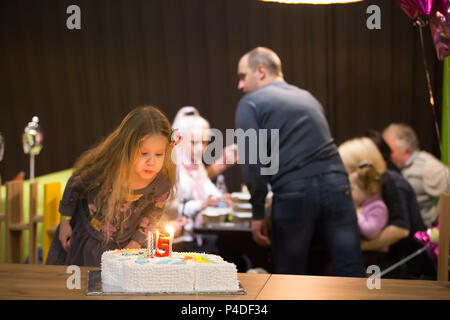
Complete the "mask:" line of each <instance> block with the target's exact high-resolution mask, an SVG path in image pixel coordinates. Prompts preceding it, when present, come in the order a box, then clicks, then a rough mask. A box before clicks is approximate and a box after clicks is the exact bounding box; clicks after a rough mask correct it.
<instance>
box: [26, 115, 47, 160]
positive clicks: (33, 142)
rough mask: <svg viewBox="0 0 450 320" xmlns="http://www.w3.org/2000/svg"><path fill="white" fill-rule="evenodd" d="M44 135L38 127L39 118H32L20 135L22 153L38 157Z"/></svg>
mask: <svg viewBox="0 0 450 320" xmlns="http://www.w3.org/2000/svg"><path fill="white" fill-rule="evenodd" d="M43 140H44V135H43V133H42V131H41V129H40V127H39V118H38V117H36V116H34V117H33V119H32V120H31V122H28V125H27V126H26V127H25V130H24V132H23V135H22V144H23V152H25V154H30V155H38V154H39V152H41V149H42V142H43Z"/></svg>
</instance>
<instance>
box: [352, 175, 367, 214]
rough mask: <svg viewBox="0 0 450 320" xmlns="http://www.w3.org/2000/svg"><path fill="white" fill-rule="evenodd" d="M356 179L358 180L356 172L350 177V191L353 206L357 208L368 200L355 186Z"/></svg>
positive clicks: (364, 193)
mask: <svg viewBox="0 0 450 320" xmlns="http://www.w3.org/2000/svg"><path fill="white" fill-rule="evenodd" d="M356 179H358V174H357V173H356V172H354V173H352V174H351V175H350V179H349V180H350V186H351V189H352V197H353V202H354V203H355V206H357V207H359V206H361V205H362V204H363V202H364V201H366V200H367V199H368V196H367V193H366V192H365V191H364V190H361V188H360V187H359V186H358V185H357V183H356Z"/></svg>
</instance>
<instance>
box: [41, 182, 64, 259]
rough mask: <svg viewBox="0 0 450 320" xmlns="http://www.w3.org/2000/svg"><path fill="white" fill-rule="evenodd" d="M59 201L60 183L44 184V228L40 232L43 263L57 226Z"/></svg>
mask: <svg viewBox="0 0 450 320" xmlns="http://www.w3.org/2000/svg"><path fill="white" fill-rule="evenodd" d="M60 201H61V182H52V183H46V184H44V227H43V231H42V255H43V257H42V258H43V261H44V263H45V261H46V260H47V256H48V251H49V249H50V244H51V243H52V239H53V235H54V234H55V231H56V228H57V226H58V224H59V211H58V209H59V202H60Z"/></svg>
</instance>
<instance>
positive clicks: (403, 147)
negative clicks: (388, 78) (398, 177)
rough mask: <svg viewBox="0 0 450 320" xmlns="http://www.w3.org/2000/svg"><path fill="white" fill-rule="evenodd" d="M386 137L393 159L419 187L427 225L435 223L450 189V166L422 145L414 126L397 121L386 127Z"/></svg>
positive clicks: (403, 173) (416, 186) (418, 192)
mask: <svg viewBox="0 0 450 320" xmlns="http://www.w3.org/2000/svg"><path fill="white" fill-rule="evenodd" d="M383 138H384V140H385V141H386V143H387V144H388V145H389V147H390V148H391V150H392V153H391V159H392V162H393V163H394V164H395V165H396V166H397V167H398V168H399V169H400V170H401V173H402V175H403V176H404V177H405V178H406V180H408V182H409V183H410V184H411V186H412V188H413V189H414V191H415V194H416V198H417V202H418V204H419V207H420V214H421V216H422V220H423V223H424V224H425V226H427V227H430V226H432V225H434V224H435V222H436V218H437V217H438V215H439V212H438V208H439V207H438V203H439V196H440V194H441V193H442V192H444V191H445V192H449V186H450V185H449V181H450V177H449V170H448V168H447V167H446V166H445V165H444V164H443V163H442V162H441V161H439V160H438V159H436V158H435V157H434V156H433V155H431V154H430V153H428V152H425V151H421V150H420V149H419V142H418V139H417V136H416V134H415V132H414V130H413V129H412V128H411V127H409V126H407V125H404V124H396V123H393V124H391V125H389V126H388V127H387V128H386V129H385V130H384V131H383Z"/></svg>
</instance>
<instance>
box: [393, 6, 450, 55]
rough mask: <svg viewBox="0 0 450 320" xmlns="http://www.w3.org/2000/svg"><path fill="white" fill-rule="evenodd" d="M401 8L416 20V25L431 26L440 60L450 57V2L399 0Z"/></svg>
mask: <svg viewBox="0 0 450 320" xmlns="http://www.w3.org/2000/svg"><path fill="white" fill-rule="evenodd" d="M397 2H398V4H399V5H400V8H402V9H403V11H404V12H405V13H406V14H407V15H408V17H410V18H411V19H412V20H414V23H415V25H418V26H419V27H423V26H425V24H426V22H427V21H428V22H429V24H430V29H431V35H432V37H433V42H434V47H435V48H436V54H437V57H438V59H439V60H444V58H445V57H447V56H448V55H450V1H449V0H397Z"/></svg>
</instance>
